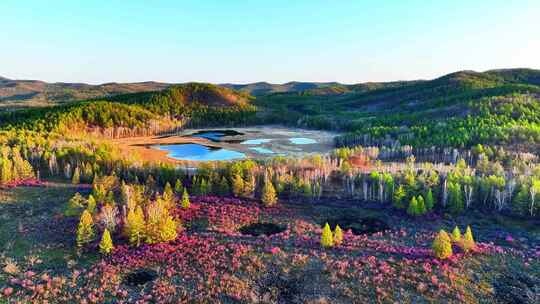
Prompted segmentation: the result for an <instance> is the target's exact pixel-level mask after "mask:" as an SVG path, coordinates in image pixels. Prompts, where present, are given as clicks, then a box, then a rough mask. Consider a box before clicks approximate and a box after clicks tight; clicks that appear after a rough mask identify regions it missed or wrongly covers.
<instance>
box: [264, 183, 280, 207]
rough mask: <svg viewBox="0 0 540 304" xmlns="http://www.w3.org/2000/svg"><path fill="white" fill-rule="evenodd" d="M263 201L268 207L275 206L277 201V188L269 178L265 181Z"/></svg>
mask: <svg viewBox="0 0 540 304" xmlns="http://www.w3.org/2000/svg"><path fill="white" fill-rule="evenodd" d="M261 201H262V203H263V204H264V205H265V206H266V207H271V206H274V205H275V204H276V203H277V196H276V189H275V188H274V185H273V184H272V181H270V179H268V178H266V179H265V181H264V186H263V189H262V197H261Z"/></svg>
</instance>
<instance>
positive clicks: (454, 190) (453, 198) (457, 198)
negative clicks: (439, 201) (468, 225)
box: [448, 182, 465, 214]
mask: <svg viewBox="0 0 540 304" xmlns="http://www.w3.org/2000/svg"><path fill="white" fill-rule="evenodd" d="M448 206H449V208H450V211H451V212H452V213H453V214H459V213H461V212H462V211H463V209H464V208H465V206H464V202H463V195H462V193H461V186H460V185H459V184H458V183H452V182H449V183H448Z"/></svg>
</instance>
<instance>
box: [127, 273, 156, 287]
mask: <svg viewBox="0 0 540 304" xmlns="http://www.w3.org/2000/svg"><path fill="white" fill-rule="evenodd" d="M156 278H157V273H156V272H155V271H153V270H149V269H139V270H135V271H133V272H131V273H129V274H128V275H126V277H125V279H124V283H126V284H127V285H131V286H140V285H144V284H146V283H148V282H151V281H153V280H155V279H156Z"/></svg>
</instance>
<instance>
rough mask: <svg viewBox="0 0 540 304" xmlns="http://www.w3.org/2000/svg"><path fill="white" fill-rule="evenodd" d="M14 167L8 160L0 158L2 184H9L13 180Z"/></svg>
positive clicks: (0, 180)
mask: <svg viewBox="0 0 540 304" xmlns="http://www.w3.org/2000/svg"><path fill="white" fill-rule="evenodd" d="M12 167H13V166H12V165H11V161H10V160H9V159H8V158H3V157H0V184H6V183H9V182H10V181H11V180H12V176H13V175H12V172H11V171H12Z"/></svg>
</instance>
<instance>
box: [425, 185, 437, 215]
mask: <svg viewBox="0 0 540 304" xmlns="http://www.w3.org/2000/svg"><path fill="white" fill-rule="evenodd" d="M425 203H426V210H427V211H428V212H429V211H431V210H433V207H434V206H435V201H434V200H433V193H432V192H431V189H429V190H428V192H427V194H426V200H425Z"/></svg>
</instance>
